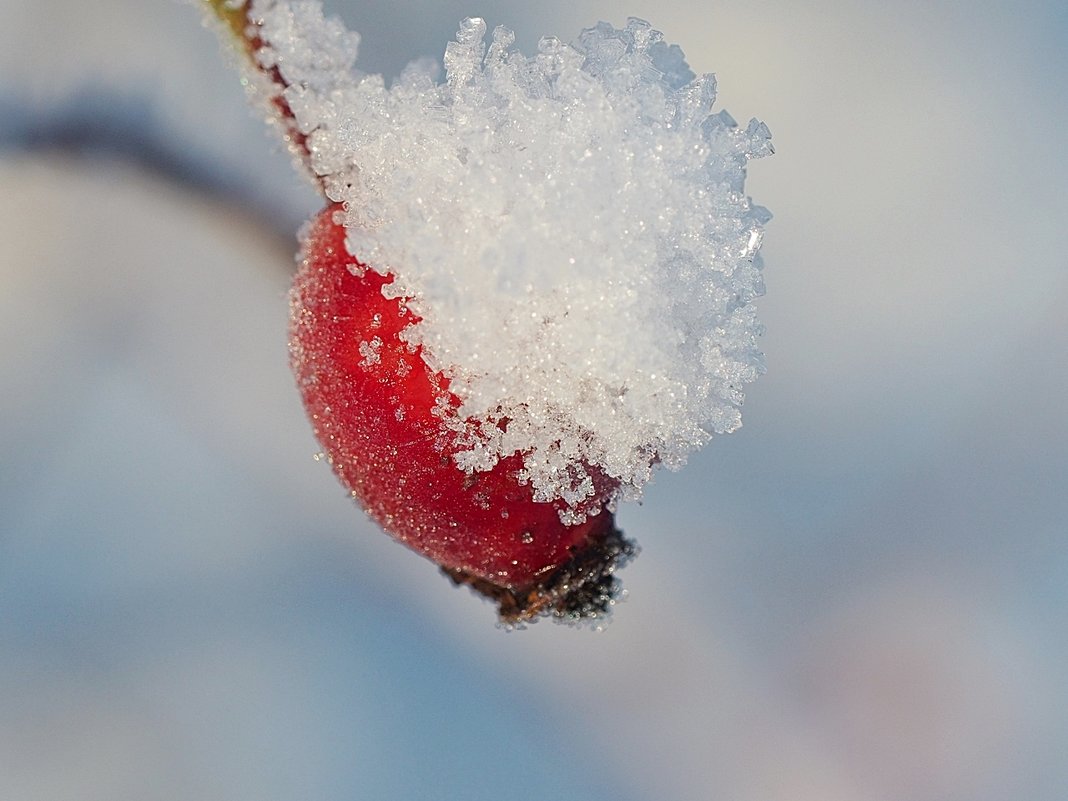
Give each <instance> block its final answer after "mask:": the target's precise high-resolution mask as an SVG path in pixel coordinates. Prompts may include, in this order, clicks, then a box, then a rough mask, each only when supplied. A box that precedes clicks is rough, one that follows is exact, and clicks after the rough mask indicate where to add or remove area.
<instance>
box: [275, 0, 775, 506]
mask: <svg viewBox="0 0 1068 801" xmlns="http://www.w3.org/2000/svg"><path fill="white" fill-rule="evenodd" d="M254 15H255V16H257V17H258V19H259V20H261V21H262V28H261V34H260V35H261V37H262V39H263V41H264V43H265V46H264V48H263V49H262V50H261V51H260V53H259V57H260V59H261V63H262V64H263V65H265V66H267V67H275V66H276V67H277V68H278V69H279V70H281V72H282V74H283V75H284V77H285V79H286V81H287V82H289V83H290V84H291V86H290V88H289V89H288V90H287V91H286V95H285V97H286V100H287V102H288V103H289V106H290V108H291V109H292V110H293V113H294V115H295V116H296V120H297V124H298V126H299V128H300V130H301V131H302V132H303V133H306V134H307V135H308V149H309V151H310V154H311V162H312V168H313V169H314V170H315V171H316V173H317V174H318V175H319V176H320V177H321V180H322V183H323V185H324V186H325V187H326V191H327V194H328V196H329V197H330V198H331V199H333V200H335V201H341V202H344V203H345V207H346V216H345V226H346V229H347V246H348V248H349V251H350V252H351V254H352V255H353V256H354V257H355V258H357V259H359V260H360V261H361V262H363V263H365V264H367V265H368V266H370V267H371V268H372V269H374V270H377V271H379V272H381V273H391V274H393V275H394V276H395V279H396V280H395V281H394V282H393V283H391V284H387V285H386V287H385V289H384V291H387V290H388V291H389V293H390V294H391V295H392V296H398V297H400V296H403V297H406V298H409V299H410V300H409V301H408V305H409V306H410V307H411V309H412V310H413V311H415V312H416V314H417V315H418V316H419V317H420V318H421V322H419V323H418V324H416V325H413V326H412V327H411V328H409V329H408V330H407V331H406V332H405V336H406V337H407V339H408V340H409V341H410V342H412V343H413V344H414V343H420V344H422V345H423V354H424V358H425V359H426V361H427V363H428V365H429V366H430V367H431V368H432V369H435V370H440V371H442V372H443V373H444V374H446V375H447V376H448V378H449V379H450V388H451V389H452V391H453V392H455V393H456V395H457V396H458V397H459V398H460V399H461V401H462V404H461V406H460V407H459V410H458V411H447V412H444V411H443V414H447V422H448V423H449V425H450V426H451V427H452V428H453V429H454V430H455V435H456V437H457V441H458V442H459V443H460V445H461V450H460V452H459V454H458V456H457V461H458V464H459V466H460V467H461V468H463V469H465V470H468V471H478V470H489V469H492V468H493V466H494V465H495V464H496V463H497V462H498V460H499V459H501V458H502V457H504V456H507V455H510V454H514V453H519V454H521V455H522V458H523V465H524V468H523V472H522V475H521V478H523V479H524V480H526V481H529V482H530V484H531V485H532V487H533V489H534V492H535V496H536V497H537V498H538V499H542V500H553V499H562V500H563V501H565V502H566V504H567V506H568V510H567V511H566V512H565V513H564V515H563V516H564V518H565V522H576V521H578V520H581V519H582V518H583V517H585V515H586V514H588V513H590V512H592V511H595V510H596V509H597V508H599V507H600V505H601V504H602V503H603V502H605V500H606V499H604V498H601V497H597V495H596V493H595V489H594V484H595V481H594V479H595V478H596V477H598V474H600V475H601V476H607V477H609V478H611V479H614V480H615V481H616V482H618V484H619V487H620V490H619V492H618V494H617V495H616V496H615V497H613V498H611V499H608V503H609V504H613V503H614V502H615V501H616V500H619V499H621V498H633V497H637V496H638V495H640V492H641V489H642V487H643V485H644V484H645V483H646V482H647V481H648V480H649V478H650V476H651V472H652V468H653V466H655V465H657V464H663V465H666V466H667V467H669V468H677V467H679V466H681V465H682V464H683V463H684V462H685V461H686V458H687V456H688V455H689V454H690V453H692V452H693V451H694V450H695V449H697V448H699V447H701V446H702V445H704V444H705V443H706V442H708V441H709V439H711V437H712V436H713V435H714V434H721V433H726V432H730V431H733V430H735V429H736V428H738V427H739V426H740V425H741V414H740V409H739V407H740V406H741V404H742V400H743V392H742V389H743V387H744V385H745V384H747V383H749V382H751V381H753V380H754V379H755V378H756V377H757V376H758V375H759V374H760V373H761V372H762V371H763V369H764V368H763V361H762V354H761V353H760V351H759V349H758V348H757V342H756V338H757V336H758V335H759V333H760V325H759V323H758V322H757V319H756V316H755V312H754V308H753V306H752V301H753V299H754V298H755V297H757V296H758V295H760V294H762V291H763V285H762V281H761V276H760V266H761V265H760V256H759V253H758V249H759V247H760V244H761V239H762V236H763V225H764V223H766V222H767V221H768V220H769V219H770V214H769V213H768V212H767V210H766V209H763V208H761V207H759V206H756V205H754V204H753V203H752V202H751V200H750V198H749V197H747V196H746V194H745V191H744V183H745V175H746V165H747V162H748V161H749V160H750V159H753V158H757V157H760V156H764V155H766V154H768V153H770V152H772V149H771V144H770V141H769V140H770V133H769V132H768V129H767V127H766V126H765V125H764V124H763V123H761V122H759V121H757V120H753V121H752V122H750V123H749V125H748V126H747V127H745V128H742V127H740V126H739V125H738V124H737V123H736V122H735V121H734V120H733V119H732V118H731V116H730V115H729V114H727V113H726V112H725V111H720V112H718V113H715V114H713V113H712V106H713V104H714V102H715V97H716V81H715V78H714V77H713V76H712V75H702V76H695V75H694V73H693V72H692V71H691V70H690V68H689V66H688V65H687V63H686V60H685V58H684V56H683V53H682V51H681V50H680V49H679V47H678V46H677V45H668V44H667V43H666V42H664V40H663V36H662V34H661V33H660V32H658V31H656V30H654V29H653V28H652V27H651V26H650V25H649V24H648V23H647V22H645V21H643V20H640V19H635V18H631V19H629V20H628V21H627V24H626V26H625V27H624V28H623V29H616V28H614V27H612V26H611V25H609V24H608V23H605V22H601V23H599V24H598V25H596V26H595V27H592V28H588V29H587V30H585V31H583V32H582V33H581V34H580V35H579V37H578V40H577V41H576V42H575V43H573V44H567V43H564V42H562V41H560V40H558V39H555V38H545V39H542V40H541V42H540V43H539V45H538V52H537V53H536V54H535V55H534V56H531V57H528V56H524V55H522V54H520V53H518V52H517V51H516V50H515V49H514V48H513V42H514V38H515V37H514V35H513V33H512V32H511V31H509V30H507V29H506V28H502V27H499V28H497V29H496V30H494V31H493V34H492V36H491V37H490V39H489V42H488V43H487V41H486V24H485V22H484V21H483V20H481V19H467V20H465V21H464V22H463V23H462V24H461V27H460V30H459V32H458V34H457V36H456V40H455V41H454V42H450V43H449V45H448V47H447V48H446V50H445V55H444V67H445V73H444V80H443V81H441V80H439V75H438V74H437V71H436V68H435V67H433V66H427V65H425V64H423V65H420V64H415V65H412V66H411V67H409V68H408V69H407V70H406V71H405V72H404V73H403V74H402V75H401V76H400V77H399V78H398V79H397V80H396V82H395V83H394V84H393V85H392V87H389V88H387V86H386V84H385V82H384V81H383V80H382V78H381V77H379V76H370V75H362V74H360V73H358V72H356V71H355V69H354V66H353V64H354V59H355V49H356V43H357V41H358V38H357V37H356V35H355V34H351V33H347V32H346V31H345V30H344V28H343V27H342V26H341V25H340V23H338V22H337V21H334V20H328V19H324V17H323V15H322V12H321V9H320V8H319V5H318V3H315V2H290V3H287V2H276V1H275V0H257V2H256V3H255V4H254ZM364 344H365V345H366V348H365V347H364V346H361V349H360V351H361V354H363V355H364V357H365V359H366V360H367V362H368V363H369V364H373V361H374V358H375V356H376V355H377V354H376V353H375V349H374V347H373V341H372V343H371V344H367V343H364Z"/></svg>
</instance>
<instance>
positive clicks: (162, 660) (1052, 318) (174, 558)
mask: <svg viewBox="0 0 1068 801" xmlns="http://www.w3.org/2000/svg"><path fill="white" fill-rule="evenodd" d="M327 5H328V8H329V9H330V10H331V11H333V12H335V13H338V14H340V15H342V16H343V17H344V18H345V19H346V20H347V21H348V23H349V24H350V26H351V27H354V28H356V29H358V30H359V31H360V32H361V33H362V34H363V37H364V42H363V49H362V55H361V61H360V64H361V67H362V68H363V69H364V70H366V71H370V72H382V73H385V74H386V75H394V74H396V73H397V72H399V70H400V69H401V68H402V67H403V65H404V64H405V63H406V62H407V61H409V60H411V59H414V58H418V57H433V58H440V55H441V53H442V52H443V50H444V47H445V44H446V42H447V41H448V40H449V39H451V38H452V35H453V33H454V31H455V30H456V25H457V23H458V21H459V20H460V19H461V18H462V17H464V16H468V15H481V16H484V17H486V18H487V20H488V22H489V24H490V26H491V27H492V26H493V25H496V24H507V25H509V26H510V27H513V28H514V29H515V30H516V32H517V35H518V42H519V45H520V46H521V47H522V48H523V49H524V50H525V51H526V52H531V51H532V50H533V48H534V46H535V43H536V42H537V39H538V38H539V37H540V36H542V35H545V34H554V35H558V36H560V37H562V38H564V39H572V38H574V36H576V35H577V33H578V31H579V30H580V29H581V28H582V27H584V26H586V25H590V24H593V23H594V22H596V21H597V20H598V19H602V18H603V19H607V20H609V21H611V22H613V23H614V24H616V25H621V24H622V23H623V22H624V20H625V18H626V16H628V15H637V16H642V17H645V18H647V19H649V20H650V21H651V22H652V23H653V24H654V25H655V26H656V27H658V28H660V29H661V30H663V31H664V32H665V34H666V36H667V38H668V39H669V41H673V42H678V43H679V44H680V45H682V47H683V49H684V50H685V52H686V53H687V55H688V57H689V60H690V63H691V65H692V66H693V67H694V68H695V69H696V70H697V71H698V72H703V71H714V72H716V73H717V76H718V78H719V85H720V103H719V104H718V106H719V107H721V108H727V109H728V110H729V111H730V112H731V114H732V115H733V116H734V117H735V118H737V119H738V120H740V121H742V122H745V121H746V120H748V119H749V117H751V116H757V117H760V118H761V119H763V120H764V121H765V122H767V124H768V125H769V127H770V128H771V130H772V133H773V135H774V142H775V145H776V149H777V154H776V155H775V156H774V157H773V158H771V159H768V160H765V161H760V162H756V163H754V164H753V166H752V168H751V172H750V180H749V184H748V189H749V191H750V193H751V194H752V195H753V197H754V199H755V200H756V201H757V202H758V203H760V204H762V205H766V206H768V207H769V208H770V209H771V210H772V211H773V212H774V213H775V215H776V218H775V220H773V221H772V223H771V224H770V226H769V230H768V235H767V237H766V240H765V242H766V245H765V250H764V254H765V259H766V265H767V266H766V280H767V285H768V294H767V297H766V298H764V299H763V300H762V301H761V302H760V310H761V313H762V317H763V319H764V321H765V322H766V324H767V335H766V336H765V338H764V348H765V350H766V352H767V357H768V363H769V371H768V374H767V376H766V377H764V378H762V379H761V380H760V381H759V382H757V383H756V384H755V385H753V386H752V388H751V389H750V391H749V393H748V402H747V406H746V425H745V428H744V429H743V430H741V431H740V432H738V433H736V434H734V435H732V436H730V437H724V438H721V439H719V440H717V441H715V442H713V443H712V445H711V446H710V447H708V448H707V449H706V450H705V451H704V452H702V453H701V454H700V455H698V456H697V457H696V458H694V459H692V461H691V463H690V465H689V466H688V467H687V468H686V469H685V470H683V471H682V472H680V473H677V474H669V473H663V474H661V475H660V476H659V477H658V479H657V481H656V483H655V485H654V486H652V487H651V488H650V490H649V492H648V494H647V497H646V500H645V502H644V503H643V504H642V505H641V506H637V505H635V506H630V507H627V508H625V509H624V510H623V511H622V512H621V515H620V518H621V521H622V527H623V528H624V530H626V531H627V532H628V534H630V535H631V536H634V537H635V538H636V539H638V540H639V542H640V543H641V545H642V546H643V549H644V551H643V553H642V555H641V557H640V558H639V559H638V560H637V561H635V562H634V563H633V564H632V565H631V566H629V567H627V568H626V570H625V571H624V572H623V574H622V577H623V579H624V583H625V585H626V586H627V588H628V589H629V597H628V599H627V601H626V602H625V603H623V604H622V605H621V606H620V607H618V608H617V610H616V612H615V615H614V620H613V622H612V623H611V625H610V626H609V627H608V628H607V630H606V631H603V632H593V631H589V630H575V629H570V628H567V627H563V626H556V625H552V624H549V623H540V624H538V625H536V626H534V627H532V628H530V629H529V630H526V631H521V632H511V633H509V632H505V631H502V630H499V629H497V628H495V626H494V616H493V613H492V610H491V608H490V607H489V606H487V605H485V604H482V603H480V602H479V601H478V600H476V599H475V598H474V597H472V596H470V595H468V593H467V592H466V591H461V590H456V589H454V588H452V587H451V586H450V585H449V584H448V582H447V581H445V580H444V579H443V578H441V577H440V576H438V575H437V573H436V571H435V569H434V567H433V565H431V564H430V563H428V562H425V561H423V560H421V559H419V558H416V557H414V556H412V555H410V554H409V553H408V552H406V551H405V550H404V549H403V548H401V547H400V546H398V545H395V544H394V543H392V542H391V541H390V540H389V539H388V538H387V537H385V536H383V535H382V534H381V533H380V532H378V531H376V530H375V529H374V527H373V526H372V525H371V524H370V523H368V522H367V520H366V519H365V518H364V517H363V515H362V513H360V512H358V511H357V510H355V509H354V508H353V507H352V506H351V505H350V503H349V501H348V499H347V497H346V495H345V493H344V492H343V491H342V490H341V489H340V488H339V486H338V485H337V484H336V482H335V481H334V480H333V478H332V476H331V475H330V472H329V469H328V468H327V467H326V465H325V463H317V462H316V461H315V460H314V459H313V454H314V453H315V452H316V450H317V447H316V445H315V443H314V441H313V439H312V437H311V434H310V429H309V426H308V425H307V423H306V422H305V420H304V417H303V413H302V410H301V408H300V405H299V401H298V399H297V393H296V392H295V390H294V388H293V385H292V379H291V377H290V375H289V373H288V369H287V364H286V346H285V328H286V315H287V307H286V298H285V292H286V287H287V281H288V278H289V275H290V274H291V271H292V268H293V261H292V259H293V256H292V254H293V251H294V232H295V230H296V228H297V226H298V225H299V224H300V222H301V221H302V220H303V219H305V218H306V217H307V216H308V215H309V214H310V213H311V212H312V211H314V210H315V209H316V207H317V206H318V203H317V200H316V196H315V193H314V192H313V190H312V189H311V188H310V187H307V186H305V185H303V184H302V183H301V180H300V179H299V178H298V177H297V176H296V175H295V173H294V172H293V170H292V169H291V165H290V163H289V158H288V156H287V155H286V154H284V153H282V152H280V150H279V148H278V147H277V145H276V143H275V142H274V141H273V140H272V139H271V138H270V136H269V135H267V134H266V133H265V132H264V129H263V125H262V123H261V121H260V120H259V119H258V118H257V117H256V116H255V114H253V113H251V112H250V111H249V110H248V109H247V106H246V102H245V98H244V96H243V92H242V89H241V86H240V85H239V82H238V78H237V75H236V74H235V72H234V70H233V68H232V63H231V62H230V59H229V58H228V57H227V55H226V53H225V51H224V49H223V48H222V47H220V44H219V43H218V41H216V39H215V37H214V36H213V34H212V33H211V31H209V30H206V29H204V28H203V27H202V26H201V16H200V13H199V11H198V9H197V8H195V7H193V6H192V5H190V4H184V3H181V2H177V0H175V1H174V2H171V1H170V0H158V1H157V2H139V1H138V0H96V2H93V3H82V2H74V0H37V1H36V2H33V3H28V2H18V0H16V1H15V2H7V3H4V4H2V5H0V243H2V245H0V798H4V799H18V800H19V801H38V800H40V801H45V800H48V801H53V800H55V801H66V799H72V800H73V799H101V800H103V799H107V800H108V801H122V800H124V799H131V800H132V799H138V800H142V799H161V800H166V799H198V801H203V800H207V799H219V800H220V801H222V800H223V799H225V800H226V801H240V800H241V799H250V800H251V799H257V800H259V799H271V800H274V799H277V800H278V801H288V800H289V799H294V800H295V799H310V798H330V799H393V800H394V801H399V800H403V799H420V800H422V799H453V798H456V799H459V798H463V799H467V800H468V801H482V800H483V799H484V800H485V801H489V800H490V799H500V798H517V799H525V798H557V799H575V800H576V801H601V800H602V799H604V800H607V799H612V800H613V801H644V800H646V799H656V800H657V801H660V799H680V800H681V801H690V800H691V799H692V800H693V801H699V800H701V801H704V800H707V799H731V801H787V800H790V801H869V800H870V801H882V800H886V801H901V800H902V799H908V800H909V801H928V800H930V801H935V800H936V799H937V801H958V800H959V801H964V800H965V799H967V800H968V801H987V800H988V799H989V801H994V800H995V799H998V800H999V801H1000V800H1002V799H1008V798H1012V799H1027V801H1063V799H1065V798H1068V759H1065V755H1066V753H1068V675H1066V674H1068V669H1066V668H1065V665H1066V664H1068V624H1066V621H1068V614H1066V613H1068V545H1066V543H1068V538H1066V536H1065V535H1066V533H1068V522H1066V521H1068V422H1066V414H1065V408H1066V406H1068V314H1066V312H1065V309H1066V303H1068V279H1066V275H1068V270H1066V268H1068V256H1066V253H1068V192H1066V190H1065V187H1066V186H1068V155H1066V154H1065V150H1064V146H1063V141H1064V138H1065V131H1066V130H1068V47H1066V46H1065V45H1066V42H1068V6H1066V5H1065V4H1064V3H1063V2H1016V3H1007V2H1005V3H998V2H994V3H984V4H973V3H958V2H942V3H939V2H935V3H925V2H900V3H892V4H887V3H885V2H876V0H870V2H869V1H866V0H857V1H856V2H852V3H846V2H827V3H821V4H797V3H789V2H784V1H783V0H715V1H714V2H709V3H702V4H695V3H692V2H688V1H687V2H683V0H630V2H628V3H621V2H618V1H617V0H616V1H613V2H608V0H540V1H539V2H538V3H525V2H519V0H492V2H489V1H487V0H434V1H433V2H429V1H428V0H424V2H416V0H389V1H388V2H387V1H386V0H360V1H359V2H358V1H357V0H332V2H329V3H328V4H327ZM802 6H807V7H802Z"/></svg>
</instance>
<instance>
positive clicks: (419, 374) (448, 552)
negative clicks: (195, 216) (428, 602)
mask: <svg viewBox="0 0 1068 801" xmlns="http://www.w3.org/2000/svg"><path fill="white" fill-rule="evenodd" d="M339 212H340V207H338V206H331V207H328V208H327V209H325V210H324V211H323V212H321V213H320V214H319V215H318V216H317V217H316V218H315V219H314V220H313V221H312V223H311V225H310V227H309V230H308V231H307V232H306V233H305V237H304V240H303V252H302V259H301V265H300V268H299V271H298V273H297V275H296V278H295V281H294V285H293V290H292V294H291V310H292V312H291V313H292V316H291V322H290V352H291V362H292V367H293V371H294V373H295V375H296V378H297V383H298V385H299V388H300V391H301V394H302V396H303V400H304V405H305V407H306V409H307V412H308V416H309V418H310V420H311V422H312V426H313V428H314V431H315V435H316V437H317V438H318V440H319V442H320V444H321V445H322V448H323V450H324V452H325V454H326V457H327V459H328V460H329V462H330V464H331V466H332V467H333V470H334V472H335V473H336V474H337V476H338V477H339V478H340V480H341V482H342V483H343V484H344V485H345V487H347V488H348V489H349V490H350V492H351V494H352V496H353V497H354V498H355V499H356V500H357V501H358V502H359V503H360V504H361V505H362V506H363V508H364V509H365V510H366V511H367V512H368V514H369V515H370V516H371V517H372V518H374V520H376V521H377V522H378V523H379V524H380V525H381V526H382V527H383V528H384V529H385V530H386V531H387V532H389V533H390V534H391V535H392V536H393V537H395V538H396V539H397V540H399V541H400V542H402V543H404V544H405V545H407V546H408V547H409V548H411V549H413V550H415V551H417V552H419V553H421V554H423V555H424V556H426V557H428V558H430V559H431V560H433V561H434V562H436V563H438V564H439V565H440V566H441V567H442V568H443V569H444V570H445V572H446V573H447V574H448V575H449V576H451V577H452V578H453V579H454V580H455V581H457V583H466V584H469V585H471V586H472V587H474V588H475V589H476V590H478V591H479V592H482V593H484V594H486V595H488V596H490V597H492V598H493V599H494V600H495V601H497V602H498V603H499V605H500V610H501V615H502V618H503V619H505V620H516V619H522V618H527V617H531V616H533V615H535V614H537V613H539V612H550V613H553V614H555V615H557V616H564V617H576V616H578V617H582V616H593V615H596V614H597V613H599V612H601V611H603V610H604V608H605V607H606V606H607V604H608V603H609V602H610V601H611V598H612V596H613V593H614V588H615V584H614V580H613V579H612V578H611V573H612V571H613V569H614V568H615V567H616V566H617V565H618V563H619V562H621V561H623V560H624V559H625V558H626V557H628V556H629V555H630V554H631V553H632V550H633V549H632V546H631V545H630V544H629V543H627V542H626V541H625V540H623V539H622V537H621V535H620V534H619V532H618V531H616V529H615V527H614V524H613V519H612V514H611V512H608V511H602V512H601V513H600V514H598V515H596V516H592V517H590V518H588V519H587V520H586V521H585V522H584V523H581V524H579V525H575V526H565V525H564V524H563V523H561V521H560V515H559V512H560V509H561V507H560V503H561V502H559V501H557V502H554V503H542V502H535V501H534V499H533V495H532V490H531V488H530V486H529V485H525V484H522V483H520V482H519V480H518V479H517V475H516V474H517V471H518V470H519V469H520V467H521V466H522V465H521V459H520V457H519V456H511V457H509V458H506V459H503V460H501V461H500V462H499V463H498V464H497V465H496V467H494V468H493V469H492V470H490V471H486V472H474V473H466V472H464V471H463V470H461V469H460V468H459V467H457V465H456V463H455V461H454V458H453V457H454V455H455V453H456V446H455V444H454V439H455V435H454V433H453V432H452V431H450V430H449V429H448V428H447V427H446V425H445V422H444V417H445V416H446V415H448V414H451V413H453V411H454V410H455V408H456V407H457V406H458V404H459V401H458V399H457V398H456V397H455V395H453V394H452V393H451V392H450V391H449V382H448V380H447V378H446V377H444V376H443V375H441V374H440V373H435V372H433V371H431V370H430V369H429V368H428V367H427V365H426V364H425V362H424V361H423V359H422V358H421V352H420V348H419V346H412V345H410V344H409V343H408V342H406V341H404V340H403V339H402V338H401V332H402V331H403V330H404V329H405V328H406V327H407V326H409V325H410V324H411V323H413V322H415V321H417V319H418V318H416V317H415V315H414V314H413V312H412V311H411V310H409V309H408V308H407V306H406V304H405V302H404V300H403V298H386V297H384V296H383V294H382V287H383V285H384V284H386V283H389V282H391V281H392V280H393V277H392V276H391V275H385V276H384V275H382V274H380V273H378V272H375V271H374V270H370V269H367V268H366V267H365V266H363V265H360V264H359V263H358V262H357V261H356V260H355V259H354V258H353V257H352V256H351V255H349V253H348V251H347V250H346V247H345V230H344V227H343V226H342V225H341V224H340V223H339V222H338V219H339ZM601 489H603V490H604V494H605V495H606V496H607V494H608V493H609V492H610V491H611V489H612V487H611V486H610V485H609V484H607V483H606V482H605V483H604V485H603V486H602V487H601Z"/></svg>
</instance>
